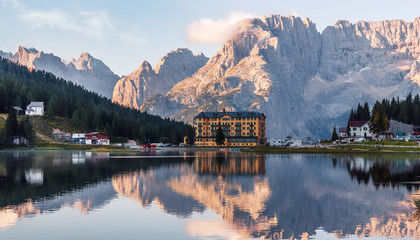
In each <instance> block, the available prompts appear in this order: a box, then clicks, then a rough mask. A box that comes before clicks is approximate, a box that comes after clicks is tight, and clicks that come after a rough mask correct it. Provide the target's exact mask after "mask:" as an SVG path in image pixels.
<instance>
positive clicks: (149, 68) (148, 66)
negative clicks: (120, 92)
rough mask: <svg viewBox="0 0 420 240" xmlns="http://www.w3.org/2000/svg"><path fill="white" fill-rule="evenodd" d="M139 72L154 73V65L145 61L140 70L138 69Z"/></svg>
mask: <svg viewBox="0 0 420 240" xmlns="http://www.w3.org/2000/svg"><path fill="white" fill-rule="evenodd" d="M137 71H146V72H152V71H153V67H152V65H151V64H150V63H149V62H148V61H147V60H144V61H143V62H142V63H141V64H140V66H139V68H138V69H137Z"/></svg>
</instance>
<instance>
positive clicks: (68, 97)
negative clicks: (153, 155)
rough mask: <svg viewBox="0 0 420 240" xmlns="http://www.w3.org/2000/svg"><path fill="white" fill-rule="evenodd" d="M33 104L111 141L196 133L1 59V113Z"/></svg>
mask: <svg viewBox="0 0 420 240" xmlns="http://www.w3.org/2000/svg"><path fill="white" fill-rule="evenodd" d="M31 101H40V102H41V101H42V102H44V103H45V110H46V116H45V117H46V118H51V117H54V116H59V117H63V118H67V119H70V120H71V122H72V124H74V125H75V126H78V127H79V129H84V131H85V132H90V131H101V132H104V133H106V134H108V135H110V137H111V141H121V140H123V139H124V138H128V139H136V140H138V141H140V142H145V141H150V142H157V141H160V140H162V139H164V140H166V141H167V142H172V143H178V142H181V141H182V140H183V136H184V135H186V133H187V132H192V127H191V126H190V125H186V124H184V123H181V122H177V121H174V120H170V119H162V118H160V117H157V116H152V115H149V114H147V113H142V112H140V111H137V110H133V109H128V108H124V107H122V106H119V105H117V104H114V103H112V102H111V101H110V100H109V99H106V98H104V97H101V96H99V95H98V94H96V93H93V92H89V91H87V90H85V89H83V88H82V87H80V86H77V85H75V84H73V83H71V82H69V81H66V80H64V79H61V78H57V77H56V76H54V75H53V74H51V73H47V72H44V71H30V70H28V69H27V68H26V67H22V66H19V65H17V64H14V63H12V62H10V61H8V60H5V59H1V58H0V113H10V112H11V111H13V107H14V106H20V107H22V108H23V109H24V110H25V108H26V106H27V105H28V104H29V103H30V102H31Z"/></svg>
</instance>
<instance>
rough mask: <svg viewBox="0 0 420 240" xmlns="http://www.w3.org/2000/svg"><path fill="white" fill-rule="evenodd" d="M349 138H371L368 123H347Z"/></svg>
mask: <svg viewBox="0 0 420 240" xmlns="http://www.w3.org/2000/svg"><path fill="white" fill-rule="evenodd" d="M349 127H350V136H349V137H353V138H371V137H372V132H371V131H370V129H369V121H349Z"/></svg>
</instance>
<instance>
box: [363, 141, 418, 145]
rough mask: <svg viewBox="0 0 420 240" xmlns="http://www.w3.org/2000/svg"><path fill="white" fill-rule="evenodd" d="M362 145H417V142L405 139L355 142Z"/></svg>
mask: <svg viewBox="0 0 420 240" xmlns="http://www.w3.org/2000/svg"><path fill="white" fill-rule="evenodd" d="M357 144H362V145H385V146H390V145H391V146H419V144H418V143H415V142H405V141H369V142H362V143H357Z"/></svg>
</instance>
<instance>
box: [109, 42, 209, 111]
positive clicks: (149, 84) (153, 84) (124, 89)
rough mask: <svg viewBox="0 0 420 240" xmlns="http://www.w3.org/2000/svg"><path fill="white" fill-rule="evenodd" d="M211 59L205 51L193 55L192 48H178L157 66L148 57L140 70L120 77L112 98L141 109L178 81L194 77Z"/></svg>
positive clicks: (163, 58)
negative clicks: (206, 55) (152, 64)
mask: <svg viewBox="0 0 420 240" xmlns="http://www.w3.org/2000/svg"><path fill="white" fill-rule="evenodd" d="M207 61H208V58H207V57H205V56H204V55H203V54H202V53H198V54H196V55H193V53H192V52H191V51H190V50H189V49H177V50H175V51H172V52H170V53H168V54H166V55H165V56H164V57H162V58H161V59H160V61H159V62H158V63H157V64H156V66H155V68H154V69H153V68H152V66H151V65H150V63H149V62H147V61H144V62H143V63H142V64H141V65H140V67H139V68H138V69H137V70H136V71H134V72H132V73H131V74H129V75H128V76H125V77H123V78H122V79H120V80H119V81H118V83H117V84H116V85H115V88H114V93H113V96H112V101H113V102H116V103H119V104H121V105H123V106H127V107H131V108H135V109H140V107H141V105H142V104H143V103H144V102H145V101H146V100H148V99H150V98H151V97H154V96H162V95H165V94H166V93H167V92H168V91H169V90H170V89H171V88H172V87H173V86H174V85H175V84H177V83H178V82H180V81H181V80H184V79H185V78H188V77H191V76H192V75H193V74H194V73H195V72H197V70H198V69H200V68H201V67H203V66H204V65H205V64H206V62H207Z"/></svg>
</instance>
